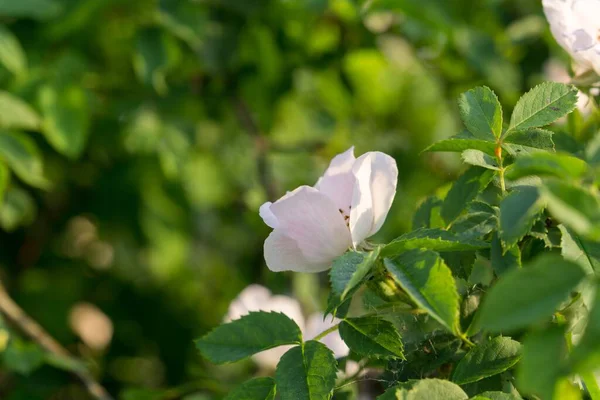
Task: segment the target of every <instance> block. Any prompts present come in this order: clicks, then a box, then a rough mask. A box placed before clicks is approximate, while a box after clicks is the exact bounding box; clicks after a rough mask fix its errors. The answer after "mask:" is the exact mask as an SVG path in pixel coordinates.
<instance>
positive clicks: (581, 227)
mask: <svg viewBox="0 0 600 400" xmlns="http://www.w3.org/2000/svg"><path fill="white" fill-rule="evenodd" d="M541 193H542V196H543V198H544V201H545V202H546V204H547V207H548V211H550V214H552V216H553V217H554V218H556V219H557V220H558V221H560V222H561V223H562V224H564V225H565V226H567V227H569V228H570V229H572V230H573V231H574V232H576V233H577V234H579V235H582V236H584V237H586V238H590V239H594V240H595V239H598V238H600V200H599V199H598V196H597V195H596V194H595V193H592V192H591V191H590V190H588V189H586V188H583V187H581V186H579V185H577V184H575V183H571V182H566V181H557V180H553V181H546V182H544V184H543V185H542V187H541Z"/></svg>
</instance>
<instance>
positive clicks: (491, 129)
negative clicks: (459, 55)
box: [458, 86, 502, 142]
mask: <svg viewBox="0 0 600 400" xmlns="http://www.w3.org/2000/svg"><path fill="white" fill-rule="evenodd" d="M458 106H459V110H460V116H461V119H462V121H463V123H464V124H465V126H466V127H467V129H468V130H469V131H470V132H471V133H472V134H473V135H474V136H475V137H477V138H480V139H483V140H487V141H492V142H493V141H495V139H496V138H499V137H500V135H502V106H501V105H500V102H499V101H498V97H496V94H495V93H494V92H493V91H492V90H491V89H490V88H488V87H485V86H480V87H476V88H475V89H471V90H469V91H468V92H466V93H463V94H462V95H461V96H460V98H459V101H458Z"/></svg>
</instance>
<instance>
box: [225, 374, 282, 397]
mask: <svg viewBox="0 0 600 400" xmlns="http://www.w3.org/2000/svg"><path fill="white" fill-rule="evenodd" d="M275 393H276V390H275V380H274V379H273V378H254V379H250V380H249V381H246V382H244V383H242V384H241V385H240V386H238V387H237V388H235V389H234V390H232V391H231V392H229V394H228V395H227V397H225V400H274V399H275Z"/></svg>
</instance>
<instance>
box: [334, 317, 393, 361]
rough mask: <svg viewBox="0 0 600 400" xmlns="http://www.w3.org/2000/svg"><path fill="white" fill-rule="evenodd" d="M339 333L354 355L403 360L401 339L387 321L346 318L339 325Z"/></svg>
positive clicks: (372, 318)
mask: <svg viewBox="0 0 600 400" xmlns="http://www.w3.org/2000/svg"><path fill="white" fill-rule="evenodd" d="M339 331H340V336H341V337H342V339H343V340H344V342H345V343H346V344H347V345H348V347H349V348H350V349H351V350H352V351H354V352H355V353H356V354H359V355H361V356H364V357H377V358H380V357H381V358H402V359H404V348H403V346H402V338H401V337H400V333H399V332H398V330H397V329H396V327H395V326H394V325H392V323H391V322H389V321H386V320H384V319H381V318H378V317H362V318H348V319H346V320H344V321H342V322H341V323H340V327H339Z"/></svg>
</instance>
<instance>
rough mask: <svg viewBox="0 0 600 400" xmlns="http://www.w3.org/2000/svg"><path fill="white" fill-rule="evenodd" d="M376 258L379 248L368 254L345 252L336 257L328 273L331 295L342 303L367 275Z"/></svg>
mask: <svg viewBox="0 0 600 400" xmlns="http://www.w3.org/2000/svg"><path fill="white" fill-rule="evenodd" d="M378 256H379V248H376V249H375V250H373V251H372V252H370V253H359V252H347V253H345V254H344V255H343V256H341V257H338V258H337V259H336V260H335V261H334V262H333V265H332V267H331V271H330V272H329V276H330V279H331V290H332V293H333V294H334V295H337V296H339V297H340V300H342V301H343V300H344V299H345V297H346V296H347V295H348V293H349V292H350V291H351V290H352V289H354V288H355V287H356V286H357V285H358V284H360V282H361V281H362V280H363V279H364V278H365V277H366V276H367V275H368V274H369V272H370V271H371V268H372V267H373V264H374V263H375V261H376V260H377V257H378Z"/></svg>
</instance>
